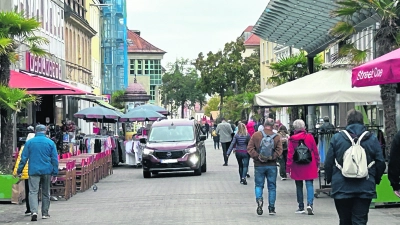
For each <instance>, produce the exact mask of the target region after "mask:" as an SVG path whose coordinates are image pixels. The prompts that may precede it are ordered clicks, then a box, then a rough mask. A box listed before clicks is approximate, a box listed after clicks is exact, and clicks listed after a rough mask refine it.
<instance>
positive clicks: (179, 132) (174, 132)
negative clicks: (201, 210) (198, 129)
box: [148, 125, 194, 142]
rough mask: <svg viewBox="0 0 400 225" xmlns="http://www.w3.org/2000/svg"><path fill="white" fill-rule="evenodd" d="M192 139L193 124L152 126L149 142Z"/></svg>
mask: <svg viewBox="0 0 400 225" xmlns="http://www.w3.org/2000/svg"><path fill="white" fill-rule="evenodd" d="M193 139H194V134H193V126H174V125H172V126H165V127H152V128H151V132H150V137H149V139H148V141H149V142H181V141H192V140H193Z"/></svg>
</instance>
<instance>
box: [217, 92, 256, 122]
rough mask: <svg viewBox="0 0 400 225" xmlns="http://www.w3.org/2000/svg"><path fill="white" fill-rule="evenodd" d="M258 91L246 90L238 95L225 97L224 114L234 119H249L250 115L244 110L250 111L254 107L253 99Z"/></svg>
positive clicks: (227, 117)
mask: <svg viewBox="0 0 400 225" xmlns="http://www.w3.org/2000/svg"><path fill="white" fill-rule="evenodd" d="M255 94H256V92H245V93H242V94H238V95H233V96H227V97H225V103H226V104H225V107H224V108H223V110H222V114H223V115H224V117H225V118H226V119H229V120H232V121H238V120H247V119H248V118H247V117H248V115H247V116H244V114H247V113H243V112H249V111H250V110H251V109H252V107H253V99H254V96H255Z"/></svg>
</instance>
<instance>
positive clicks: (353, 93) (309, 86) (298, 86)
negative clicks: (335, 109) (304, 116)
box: [254, 68, 381, 106]
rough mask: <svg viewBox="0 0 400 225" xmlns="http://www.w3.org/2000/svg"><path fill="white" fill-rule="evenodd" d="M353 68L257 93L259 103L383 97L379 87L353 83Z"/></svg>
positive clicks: (290, 103) (355, 100) (307, 103)
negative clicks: (357, 86)
mask: <svg viewBox="0 0 400 225" xmlns="http://www.w3.org/2000/svg"><path fill="white" fill-rule="evenodd" d="M351 86H352V85H351V69H349V68H331V69H326V70H322V71H319V72H316V73H313V74H310V75H308V76H305V77H302V78H299V79H297V80H294V81H291V82H288V83H285V84H282V85H279V86H277V87H274V88H271V89H268V90H265V91H263V92H261V93H259V94H256V96H255V98H254V101H255V104H256V105H258V106H293V105H323V104H334V103H346V102H377V101H381V97H380V87H379V86H370V87H361V88H352V87H351Z"/></svg>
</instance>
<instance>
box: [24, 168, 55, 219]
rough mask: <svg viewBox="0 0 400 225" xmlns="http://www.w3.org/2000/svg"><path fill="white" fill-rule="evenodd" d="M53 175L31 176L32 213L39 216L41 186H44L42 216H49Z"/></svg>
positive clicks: (30, 196) (30, 200)
mask: <svg viewBox="0 0 400 225" xmlns="http://www.w3.org/2000/svg"><path fill="white" fill-rule="evenodd" d="M50 180H51V175H39V176H29V204H30V207H31V212H32V213H36V214H38V207H39V200H38V192H39V185H41V186H42V216H47V215H49V207H50Z"/></svg>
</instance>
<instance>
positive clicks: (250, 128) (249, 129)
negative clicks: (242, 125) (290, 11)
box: [246, 120, 256, 137]
mask: <svg viewBox="0 0 400 225" xmlns="http://www.w3.org/2000/svg"><path fill="white" fill-rule="evenodd" d="M255 126H256V123H255V122H254V121H253V120H250V121H249V122H247V124H246V128H247V132H248V133H249V134H250V137H251V136H253V134H254V133H255V130H254V127H255Z"/></svg>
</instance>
